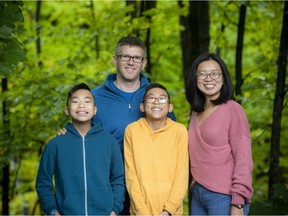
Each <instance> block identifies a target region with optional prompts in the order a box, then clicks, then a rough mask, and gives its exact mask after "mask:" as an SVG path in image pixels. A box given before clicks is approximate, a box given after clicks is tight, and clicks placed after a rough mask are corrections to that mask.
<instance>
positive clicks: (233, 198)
mask: <svg viewBox="0 0 288 216" xmlns="http://www.w3.org/2000/svg"><path fill="white" fill-rule="evenodd" d="M233 94H234V91H233V87H232V82H231V79H230V76H229V72H228V69H227V67H226V65H225V63H224V62H223V60H222V59H221V58H220V57H219V56H217V55H215V54H211V53H208V54H202V55H200V56H199V57H198V58H197V59H196V60H195V61H194V62H193V64H192V67H191V69H190V72H189V75H188V83H187V85H186V97H187V100H188V102H189V103H190V105H191V109H192V117H191V121H190V125H189V134H188V136H189V156H190V168H191V169H190V170H191V174H192V177H193V181H192V188H191V189H192V201H191V214H192V215H201V214H206V215H219V214H221V215H229V214H231V215H247V214H248V212H249V207H250V204H249V203H250V202H251V198H252V195H253V188H252V170H253V161H252V155H251V137H250V130H249V123H248V121H247V118H246V115H245V113H244V111H243V108H242V107H241V105H240V104H238V103H237V102H236V101H235V100H234V95H233Z"/></svg>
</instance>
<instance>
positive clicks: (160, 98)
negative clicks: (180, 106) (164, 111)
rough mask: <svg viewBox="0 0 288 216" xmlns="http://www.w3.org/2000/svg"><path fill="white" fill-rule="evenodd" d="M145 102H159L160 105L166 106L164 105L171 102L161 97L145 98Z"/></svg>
mask: <svg viewBox="0 0 288 216" xmlns="http://www.w3.org/2000/svg"><path fill="white" fill-rule="evenodd" d="M144 100H145V101H146V102H147V103H155V102H156V100H157V101H158V102H159V103H160V104H164V103H167V102H168V101H169V98H167V97H164V96H161V97H152V96H148V97H145V98H144Z"/></svg>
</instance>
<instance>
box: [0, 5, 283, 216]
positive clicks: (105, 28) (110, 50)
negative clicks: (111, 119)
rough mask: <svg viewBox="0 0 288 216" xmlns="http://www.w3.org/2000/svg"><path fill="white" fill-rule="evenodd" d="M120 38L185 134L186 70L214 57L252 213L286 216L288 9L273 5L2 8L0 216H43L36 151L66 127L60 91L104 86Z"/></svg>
mask: <svg viewBox="0 0 288 216" xmlns="http://www.w3.org/2000/svg"><path fill="white" fill-rule="evenodd" d="M126 35H134V36H137V37H139V38H141V39H142V40H143V41H145V43H146V45H147V60H148V64H147V66H146V68H145V70H144V71H143V73H144V74H145V75H147V76H148V77H149V79H150V80H151V81H153V82H159V83H161V84H163V85H165V86H166V87H167V88H168V90H169V92H170V94H171V101H172V103H173V104H174V112H175V114H176V117H177V121H179V122H181V123H183V124H184V125H186V126H187V127H188V122H189V120H190V114H191V113H190V107H189V104H188V102H187V100H186V98H185V80H186V76H187V73H188V71H189V68H190V66H191V64H192V62H193V60H194V59H195V58H196V57H197V56H198V55H199V54H201V53H204V52H213V53H217V54H219V55H220V56H221V58H222V59H223V60H224V61H225V62H226V64H227V66H228V69H229V71H230V74H231V77H232V80H233V85H234V88H235V93H236V95H235V96H236V98H237V101H238V102H239V103H241V105H242V106H243V108H244V110H245V113H246V115H247V118H248V120H249V123H250V130H251V135H252V154H253V160H254V170H253V188H254V195H253V199H252V204H251V208H250V214H251V215H265V214H267V215H272V214H274V215H275V214H287V212H288V188H287V187H288V142H287V140H288V108H287V102H288V96H287V89H288V88H287V83H288V82H287V81H288V80H287V76H286V74H287V60H288V58H287V56H288V2H286V1H272V0H271V1H260V0H259V1H230V0H223V1H184V0H183V1H182V0H178V1H174V0H167V1H161V0H158V1H139V0H133V1H128V0H127V1H124V0H117V1H116V0H115V1H112V0H105V1H102V0H99V1H98V0H81V1H80V0H79V1H65V0H55V1H45V0H39V1H0V77H1V92H0V108H1V113H0V137H1V139H0V168H1V172H0V173H1V174H0V179H1V184H0V197H1V201H0V204H1V207H0V211H1V214H2V215H16V214H17V215H39V214H43V211H42V209H41V205H40V202H39V199H38V196H37V194H36V191H35V178H36V175H37V169H38V165H39V158H40V156H41V153H42V150H43V147H44V146H45V144H46V143H47V142H48V141H49V140H50V139H51V138H52V137H54V136H55V135H56V134H57V131H58V130H59V129H61V128H63V126H64V124H65V122H67V121H68V120H69V119H68V118H67V116H66V115H65V114H64V107H65V102H66V101H65V100H66V95H67V91H68V90H69V89H70V88H71V87H72V86H73V85H74V84H77V83H80V82H85V83H87V84H88V85H89V86H91V87H96V86H99V85H101V84H103V82H104V81H105V78H106V76H107V75H108V74H111V73H114V72H115V66H114V65H113V63H112V56H113V54H114V48H115V45H116V43H117V41H118V40H119V39H120V38H121V37H123V36H126ZM115 109H117V107H115ZM188 197H189V196H188V191H187V198H186V199H185V214H187V215H188V214H189V208H188V206H189V204H188V203H189V198H188Z"/></svg>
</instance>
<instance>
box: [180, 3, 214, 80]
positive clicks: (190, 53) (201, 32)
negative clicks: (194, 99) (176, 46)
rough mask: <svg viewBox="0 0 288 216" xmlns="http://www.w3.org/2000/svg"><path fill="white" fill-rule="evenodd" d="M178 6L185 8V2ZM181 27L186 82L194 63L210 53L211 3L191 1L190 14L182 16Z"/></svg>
mask: <svg viewBox="0 0 288 216" xmlns="http://www.w3.org/2000/svg"><path fill="white" fill-rule="evenodd" d="M178 5H179V7H183V2H182V1H181V0H179V1H178ZM180 25H182V26H183V27H184V30H182V31H181V32H180V35H181V48H182V65H183V76H184V81H185V82H186V80H187V75H188V73H189V69H190V67H191V64H192V62H193V61H194V60H195V59H196V58H197V57H198V55H200V54H201V53H205V52H208V51H209V41H210V34H209V28H210V17H209V2H208V1H201V2H199V1H190V4H189V14H188V15H187V16H180ZM185 85H186V83H185Z"/></svg>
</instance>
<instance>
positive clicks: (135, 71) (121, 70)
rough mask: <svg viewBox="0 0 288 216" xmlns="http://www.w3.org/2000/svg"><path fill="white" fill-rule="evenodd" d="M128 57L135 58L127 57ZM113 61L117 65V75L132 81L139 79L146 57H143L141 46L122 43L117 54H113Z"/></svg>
mask: <svg viewBox="0 0 288 216" xmlns="http://www.w3.org/2000/svg"><path fill="white" fill-rule="evenodd" d="M129 57H135V58H134V59H133V58H130V59H129ZM127 59H129V60H127ZM139 59H140V60H142V59H143V61H141V62H139ZM113 62H114V64H115V66H116V67H117V75H118V77H119V78H120V79H122V80H125V81H127V82H133V81H136V80H139V76H140V73H141V71H142V70H143V69H144V67H145V66H146V64H147V59H144V51H143V49H142V48H141V47H138V46H129V45H124V46H121V47H120V53H119V55H118V56H113Z"/></svg>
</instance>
